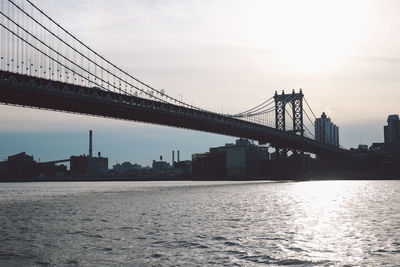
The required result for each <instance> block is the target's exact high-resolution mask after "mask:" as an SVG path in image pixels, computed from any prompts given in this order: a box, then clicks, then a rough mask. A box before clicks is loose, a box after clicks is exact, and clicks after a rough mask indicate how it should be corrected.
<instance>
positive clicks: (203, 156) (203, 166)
mask: <svg viewBox="0 0 400 267" xmlns="http://www.w3.org/2000/svg"><path fill="white" fill-rule="evenodd" d="M192 176H194V177H197V178H206V177H212V176H213V175H212V173H211V172H210V153H209V152H206V153H196V154H193V155H192Z"/></svg>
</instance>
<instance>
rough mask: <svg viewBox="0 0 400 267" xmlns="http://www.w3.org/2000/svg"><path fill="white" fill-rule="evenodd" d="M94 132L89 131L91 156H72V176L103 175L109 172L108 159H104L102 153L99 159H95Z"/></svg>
mask: <svg viewBox="0 0 400 267" xmlns="http://www.w3.org/2000/svg"><path fill="white" fill-rule="evenodd" d="M92 153H93V145H92V130H90V131H89V155H88V156H85V155H83V156H82V155H81V156H71V158H70V170H71V173H72V174H83V173H87V172H89V173H103V172H107V171H108V158H105V157H102V156H101V152H99V153H98V157H93V154H92Z"/></svg>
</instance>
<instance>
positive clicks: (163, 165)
mask: <svg viewBox="0 0 400 267" xmlns="http://www.w3.org/2000/svg"><path fill="white" fill-rule="evenodd" d="M152 168H153V169H154V170H157V171H162V170H166V169H169V168H171V166H170V165H169V164H168V162H166V161H163V157H162V156H160V160H159V161H155V160H153V164H152Z"/></svg>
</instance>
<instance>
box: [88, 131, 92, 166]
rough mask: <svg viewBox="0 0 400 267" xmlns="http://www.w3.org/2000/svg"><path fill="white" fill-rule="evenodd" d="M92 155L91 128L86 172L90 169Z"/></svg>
mask: <svg viewBox="0 0 400 267" xmlns="http://www.w3.org/2000/svg"><path fill="white" fill-rule="evenodd" d="M92 156H93V148H92V130H89V158H88V172H91V171H92Z"/></svg>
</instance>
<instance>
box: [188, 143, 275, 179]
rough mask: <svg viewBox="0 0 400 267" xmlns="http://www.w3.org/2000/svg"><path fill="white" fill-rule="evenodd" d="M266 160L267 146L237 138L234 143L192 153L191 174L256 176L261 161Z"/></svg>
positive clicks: (267, 154)
mask: <svg viewBox="0 0 400 267" xmlns="http://www.w3.org/2000/svg"><path fill="white" fill-rule="evenodd" d="M267 160H269V153H268V148H267V147H261V146H257V145H255V144H253V143H251V142H250V141H249V140H247V139H238V140H236V143H235V144H225V146H221V147H214V148H210V152H207V153H201V154H194V155H192V175H193V176H194V177H207V178H215V179H223V178H225V177H230V178H238V177H256V176H258V175H260V169H261V165H262V163H263V162H264V161H267Z"/></svg>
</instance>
